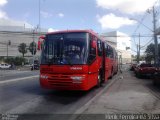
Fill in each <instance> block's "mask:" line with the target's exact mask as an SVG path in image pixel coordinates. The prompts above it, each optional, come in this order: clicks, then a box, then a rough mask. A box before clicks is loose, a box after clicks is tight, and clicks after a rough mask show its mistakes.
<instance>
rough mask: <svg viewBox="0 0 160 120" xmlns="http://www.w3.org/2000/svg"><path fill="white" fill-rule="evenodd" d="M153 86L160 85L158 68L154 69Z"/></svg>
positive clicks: (159, 70)
mask: <svg viewBox="0 0 160 120" xmlns="http://www.w3.org/2000/svg"><path fill="white" fill-rule="evenodd" d="M152 81H153V85H160V67H158V68H157V69H156V72H155V73H154V77H153V80H152Z"/></svg>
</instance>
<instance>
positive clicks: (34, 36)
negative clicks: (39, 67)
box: [32, 29, 35, 70]
mask: <svg viewBox="0 0 160 120" xmlns="http://www.w3.org/2000/svg"><path fill="white" fill-rule="evenodd" d="M34 38H35V29H33V48H32V49H33V51H32V54H33V70H34V59H35V58H34V57H35V56H34V53H35V46H34V43H35V40H34Z"/></svg>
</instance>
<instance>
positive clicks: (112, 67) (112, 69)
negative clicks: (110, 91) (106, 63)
mask: <svg viewBox="0 0 160 120" xmlns="http://www.w3.org/2000/svg"><path fill="white" fill-rule="evenodd" d="M113 75H114V73H113V67H112V71H111V76H110V79H112V78H113Z"/></svg>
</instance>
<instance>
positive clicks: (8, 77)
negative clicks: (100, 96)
mask: <svg viewBox="0 0 160 120" xmlns="http://www.w3.org/2000/svg"><path fill="white" fill-rule="evenodd" d="M7 72H8V71H7ZM9 73H11V71H10V72H8V74H5V75H3V76H1V77H0V79H1V80H0V113H3V114H6V113H12V114H17V113H18V114H35V113H36V114H73V113H75V111H76V110H78V109H79V108H81V107H82V106H83V105H84V104H86V103H87V102H89V101H90V100H91V99H92V98H93V97H95V96H96V95H97V93H99V92H100V91H102V90H103V89H104V88H105V87H106V86H107V85H108V83H110V81H113V80H110V81H108V82H107V83H105V84H104V85H103V87H101V88H96V87H95V88H93V89H91V90H90V91H88V92H81V91H55V90H44V89H42V88H40V85H39V79H38V77H34V78H26V77H32V76H36V75H37V76H38V74H39V72H38V71H26V72H24V71H21V72H20V71H17V72H15V71H14V72H12V74H9ZM23 78H24V79H23ZM25 78H26V79H25ZM114 78H116V77H114ZM17 79H19V80H18V81H16V80H17ZM12 80H14V81H12ZM4 81H5V82H4ZM6 81H9V82H6Z"/></svg>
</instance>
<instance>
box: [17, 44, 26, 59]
mask: <svg viewBox="0 0 160 120" xmlns="http://www.w3.org/2000/svg"><path fill="white" fill-rule="evenodd" d="M18 51H19V52H20V53H22V55H23V57H24V54H26V53H27V45H26V43H21V44H19V46H18Z"/></svg>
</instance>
